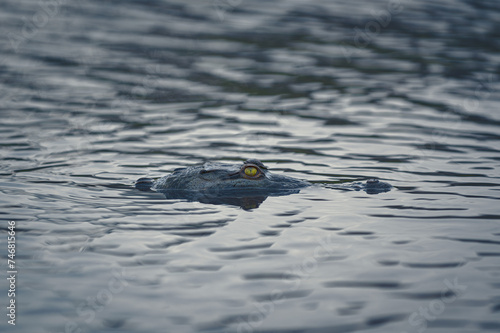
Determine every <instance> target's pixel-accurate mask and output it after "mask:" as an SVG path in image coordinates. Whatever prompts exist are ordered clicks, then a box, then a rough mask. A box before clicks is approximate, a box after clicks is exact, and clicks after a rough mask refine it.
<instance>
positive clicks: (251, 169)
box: [245, 167, 257, 177]
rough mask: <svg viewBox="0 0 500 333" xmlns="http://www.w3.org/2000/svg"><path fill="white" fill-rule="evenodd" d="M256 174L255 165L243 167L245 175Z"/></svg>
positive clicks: (251, 175)
mask: <svg viewBox="0 0 500 333" xmlns="http://www.w3.org/2000/svg"><path fill="white" fill-rule="evenodd" d="M256 174H257V168H255V167H247V168H245V175H247V176H250V177H253V176H255V175H256Z"/></svg>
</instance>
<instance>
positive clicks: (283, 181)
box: [136, 159, 392, 195]
mask: <svg viewBox="0 0 500 333" xmlns="http://www.w3.org/2000/svg"><path fill="white" fill-rule="evenodd" d="M248 168H250V169H248ZM252 171H253V172H255V174H252ZM311 185H312V184H311V183H309V182H307V181H303V180H299V179H295V178H292V177H288V176H283V175H275V174H272V173H271V172H270V171H269V170H268V169H267V167H266V166H265V165H264V164H263V163H262V162H261V161H259V160H257V159H249V160H247V161H245V162H244V163H243V164H222V163H214V162H206V163H204V164H202V165H194V166H190V167H186V168H179V169H176V170H174V172H172V173H171V174H170V175H167V176H164V177H162V178H159V179H157V180H153V179H151V178H141V179H139V180H138V181H137V183H136V187H137V188H138V189H141V190H154V191H158V192H165V191H182V192H193V191H198V192H205V193H211V194H212V195H217V194H220V193H231V192H232V193H236V194H239V195H244V194H245V193H256V192H258V193H275V194H276V193H283V194H288V193H296V192H298V189H300V188H303V187H307V186H311ZM329 187H331V188H338V189H344V190H345V189H350V190H364V191H366V192H367V193H369V194H376V193H380V192H386V191H389V190H390V189H391V187H392V186H391V185H389V184H388V183H384V182H380V181H378V180H377V179H370V180H368V181H366V183H359V182H357V183H352V184H351V185H350V186H347V187H346V186H345V185H340V186H331V185H330V186H329Z"/></svg>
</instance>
